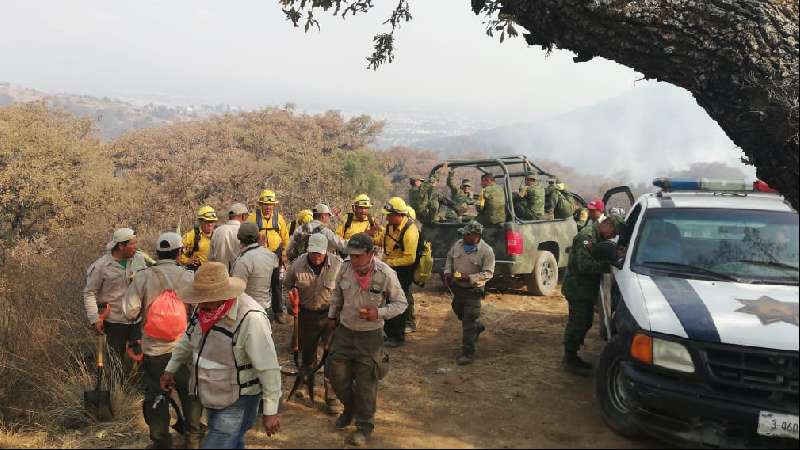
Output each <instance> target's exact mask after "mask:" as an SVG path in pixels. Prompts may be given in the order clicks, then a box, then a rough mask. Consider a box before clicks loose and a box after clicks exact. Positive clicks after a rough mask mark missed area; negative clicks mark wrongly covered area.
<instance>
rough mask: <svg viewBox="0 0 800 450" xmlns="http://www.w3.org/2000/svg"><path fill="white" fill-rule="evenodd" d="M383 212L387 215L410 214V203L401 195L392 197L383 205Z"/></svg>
mask: <svg viewBox="0 0 800 450" xmlns="http://www.w3.org/2000/svg"><path fill="white" fill-rule="evenodd" d="M383 213H384V214H386V215H389V214H402V215H406V214H408V205H406V202H405V200H403V199H402V198H400V197H392V198H390V199H389V201H387V202H386V204H385V205H383Z"/></svg>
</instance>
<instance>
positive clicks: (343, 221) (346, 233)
mask: <svg viewBox="0 0 800 450" xmlns="http://www.w3.org/2000/svg"><path fill="white" fill-rule="evenodd" d="M350 214H353V213H347V214H342V217H340V218H339V226H338V227H336V234H337V235H339V237H341V238H342V239H344V240H345V241H349V240H350V238H351V237H353V235H354V234H358V233H366V232H367V230H369V229H370V227H371V225H370V222H369V220H358V218H357V217H355V215H354V216H353V220H352V221H351V223H350V227H349V228H347V229H345V225H347V218H348V216H349V215H350Z"/></svg>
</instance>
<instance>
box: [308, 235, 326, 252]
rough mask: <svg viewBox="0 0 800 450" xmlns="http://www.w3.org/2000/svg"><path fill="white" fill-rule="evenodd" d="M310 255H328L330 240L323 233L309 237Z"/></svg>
mask: <svg viewBox="0 0 800 450" xmlns="http://www.w3.org/2000/svg"><path fill="white" fill-rule="evenodd" d="M307 251H308V253H321V254H323V255H325V254H327V253H328V238H326V237H325V236H324V235H323V234H322V233H314V234H312V235H311V236H309V237H308V250H307Z"/></svg>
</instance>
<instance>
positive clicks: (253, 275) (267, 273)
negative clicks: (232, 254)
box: [231, 244, 278, 309]
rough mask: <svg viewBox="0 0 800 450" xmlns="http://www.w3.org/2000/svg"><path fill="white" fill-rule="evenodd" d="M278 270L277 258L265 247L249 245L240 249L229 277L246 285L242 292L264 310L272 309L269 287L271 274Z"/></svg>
mask: <svg viewBox="0 0 800 450" xmlns="http://www.w3.org/2000/svg"><path fill="white" fill-rule="evenodd" d="M277 268H278V256H277V255H276V254H275V253H272V251H270V250H269V249H267V248H266V247H262V246H261V245H259V244H251V245H248V246H247V247H245V248H243V249H242V252H241V254H240V255H239V257H238V258H237V259H236V261H234V263H233V269H232V270H231V276H233V277H236V278H239V279H241V280H243V281H244V282H245V283H247V288H246V289H245V290H244V291H245V292H246V293H247V295H249V296H251V297H253V300H255V301H256V302H257V303H258V304H259V305H261V306H262V307H263V308H264V309H270V308H271V307H272V293H271V290H270V285H271V282H272V272H273V271H274V270H275V269H277Z"/></svg>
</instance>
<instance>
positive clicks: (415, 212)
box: [408, 206, 417, 220]
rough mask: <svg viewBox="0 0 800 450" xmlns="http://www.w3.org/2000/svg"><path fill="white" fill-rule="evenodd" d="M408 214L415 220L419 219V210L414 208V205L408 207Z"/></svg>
mask: <svg viewBox="0 0 800 450" xmlns="http://www.w3.org/2000/svg"><path fill="white" fill-rule="evenodd" d="M408 216H409V217H411V218H412V219H414V220H417V211H415V210H414V208H412V207H410V206H409V207H408Z"/></svg>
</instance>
